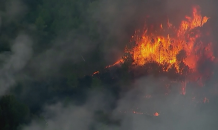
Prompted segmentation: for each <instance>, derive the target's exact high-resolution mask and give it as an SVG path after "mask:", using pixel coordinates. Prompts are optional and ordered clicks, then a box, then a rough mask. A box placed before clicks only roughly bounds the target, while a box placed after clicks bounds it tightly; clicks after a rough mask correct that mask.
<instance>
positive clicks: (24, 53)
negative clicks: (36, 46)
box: [0, 34, 32, 95]
mask: <svg viewBox="0 0 218 130" xmlns="http://www.w3.org/2000/svg"><path fill="white" fill-rule="evenodd" d="M31 45H32V41H31V39H30V38H29V37H28V36H27V35H25V34H20V35H18V36H17V38H16V39H15V40H14V42H13V44H12V46H11V52H5V53H1V54H0V57H1V69H0V73H1V77H0V86H1V88H0V95H3V94H5V92H6V91H7V90H8V89H9V88H10V87H11V86H12V85H14V84H15V83H16V80H17V79H18V78H22V76H23V75H22V73H21V71H22V70H23V69H24V67H25V66H26V64H27V62H28V61H29V60H30V58H31V56H32V47H31Z"/></svg>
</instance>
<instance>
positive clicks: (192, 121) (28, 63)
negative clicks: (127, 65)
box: [0, 0, 218, 130]
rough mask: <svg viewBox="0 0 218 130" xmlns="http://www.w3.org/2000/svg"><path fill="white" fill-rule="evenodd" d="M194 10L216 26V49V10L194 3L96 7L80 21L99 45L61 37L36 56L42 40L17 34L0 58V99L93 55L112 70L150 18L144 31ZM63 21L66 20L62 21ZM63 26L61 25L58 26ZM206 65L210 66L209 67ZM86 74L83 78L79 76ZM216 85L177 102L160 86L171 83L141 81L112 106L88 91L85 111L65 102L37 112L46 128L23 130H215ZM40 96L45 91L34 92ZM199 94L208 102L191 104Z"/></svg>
mask: <svg viewBox="0 0 218 130" xmlns="http://www.w3.org/2000/svg"><path fill="white" fill-rule="evenodd" d="M193 3H194V4H200V6H201V8H202V13H203V14H204V15H207V16H209V17H211V21H210V22H209V24H214V25H215V26H216V27H214V29H212V35H214V41H217V40H218V39H217V38H216V34H217V30H216V29H217V27H218V26H217V20H218V19H217V18H218V17H217V14H216V11H217V10H216V9H215V7H214V5H216V4H217V2H214V1H212V0H210V1H207V2H205V1H196V0H191V1H185V2H184V1H181V0H164V1H163V0H146V1H142V0H125V1H124V0H110V1H107V0H99V1H95V5H94V4H93V6H90V7H89V8H88V9H87V10H89V11H88V13H85V18H86V19H87V23H86V24H87V25H89V24H92V23H95V25H93V27H96V28H97V30H98V32H97V33H99V37H100V38H99V39H100V40H101V42H100V43H97V42H96V41H95V40H92V38H90V37H89V36H87V34H86V33H88V32H86V33H84V32H82V31H81V32H75V30H70V31H67V33H66V34H64V33H65V32H61V31H60V32H59V33H58V36H56V37H54V38H53V40H52V43H51V44H50V45H47V46H46V47H45V48H43V49H42V50H40V51H38V50H37V51H38V52H37V51H36V50H34V46H35V44H37V43H40V42H39V41H40V39H37V36H35V37H34V34H28V35H27V33H19V34H18V35H17V36H16V38H15V40H11V41H13V42H11V43H12V44H11V46H10V48H11V52H5V53H1V54H0V60H1V61H2V62H1V69H0V73H1V75H0V95H4V94H6V93H7V92H8V91H9V90H10V88H11V87H13V86H14V85H15V84H16V82H17V81H19V80H22V81H23V82H25V80H26V79H31V80H38V79H44V80H46V81H47V80H48V79H46V78H47V77H49V76H55V75H59V74H60V70H61V68H62V67H63V66H62V65H63V64H64V63H68V62H70V63H83V64H84V67H83V69H84V70H85V69H87V66H91V65H90V64H89V58H90V57H89V54H91V53H92V52H93V51H95V49H96V48H98V47H99V48H100V49H99V50H100V51H101V53H102V56H103V59H104V63H103V65H105V64H109V63H113V62H114V61H116V60H117V59H120V57H122V55H123V53H124V51H123V50H124V48H125V45H126V44H127V43H128V42H129V40H130V38H131V36H132V35H133V34H134V31H135V30H136V29H139V28H142V27H144V24H145V22H147V21H146V18H147V17H152V18H151V21H148V22H147V23H155V22H160V21H161V20H162V18H164V20H165V19H166V18H165V17H166V16H168V17H169V18H170V19H171V20H172V22H175V23H177V22H178V21H180V19H181V18H182V17H183V16H184V15H185V14H187V12H190V9H191V6H192V4H193ZM45 8H46V7H45ZM70 8H71V7H70V6H69V7H66V10H67V9H70ZM26 10H27V7H26V6H24V5H23V3H22V2H17V1H11V2H9V3H8V4H7V9H6V13H3V15H7V19H16V18H17V17H21V16H22V15H24V14H25V11H26ZM56 13H57V14H58V12H56ZM64 14H67V13H63V14H60V15H64ZM0 15H1V14H0ZM70 15H71V14H70ZM57 16H58V15H57ZM181 16H182V17H181ZM66 17H68V16H66ZM213 18H214V19H213ZM60 19H61V18H60ZM160 19H161V20H160ZM58 20H59V19H58ZM9 21H10V20H9ZM66 21H68V19H67V20H66ZM66 21H63V24H64V23H65V22H66ZM0 27H1V16H0ZM63 27H64V26H63ZM60 28H62V26H61V27H59V28H58V27H57V30H58V29H60ZM28 29H29V28H28ZM31 29H32V28H31ZM31 29H30V30H31ZM34 29H35V27H34ZM34 29H33V30H34ZM36 30H37V29H36ZM81 30H82V29H81ZM32 35H33V37H32ZM214 44H215V45H214V46H215V47H216V46H217V43H216V42H214ZM215 47H214V48H215ZM103 65H102V66H103ZM207 65H208V66H210V64H206V66H207ZM93 66H94V67H93V68H91V69H89V70H88V69H87V70H88V71H90V72H92V70H93V71H94V70H95V69H96V68H95V65H93ZM73 69H74V68H73ZM69 73H70V72H69ZM81 73H82V72H81ZM87 73H89V72H86V73H85V72H84V73H82V74H81V75H85V74H87ZM215 76H216V75H215ZM27 77H28V78H27ZM216 78H217V77H213V78H212V79H211V81H210V82H211V83H207V84H208V86H204V87H203V88H199V89H196V86H197V85H195V84H191V83H190V84H189V85H188V86H187V95H185V96H183V95H181V94H180V86H179V84H173V85H172V86H171V89H170V90H171V92H169V93H167V92H166V93H167V95H166V93H165V89H164V86H163V84H165V83H166V82H171V81H170V80H169V79H167V78H155V77H142V78H140V79H137V80H136V81H135V82H134V83H133V84H132V85H128V86H122V87H123V88H125V87H127V88H132V89H130V90H129V91H127V92H123V91H121V92H119V93H121V95H120V97H119V100H116V99H115V97H114V96H113V94H111V93H110V92H108V91H101V92H100V91H97V92H91V91H90V92H88V94H87V97H88V98H87V99H88V100H86V101H85V103H84V104H83V105H77V104H76V103H74V102H73V101H72V102H73V103H70V104H67V105H66V104H64V102H63V101H57V102H55V103H53V104H47V105H44V104H43V105H44V107H43V108H44V109H43V113H42V114H41V116H43V117H44V118H45V122H44V123H41V122H38V121H37V120H35V119H34V120H32V122H31V123H30V124H29V125H27V126H24V128H23V130H39V129H41V130H56V129H57V130H58V129H63V130H72V129H75V130H90V129H91V128H92V129H96V130H102V129H105V130H116V129H117V130H144V129H149V130H159V129H162V130H175V129H176V130H180V129H181V130H184V129H186V130H195V129H197V130H205V129H209V130H213V129H216V128H217V123H216V120H217V117H216V110H217V105H216V103H215V104H213V103H212V101H214V102H216V100H215V99H216V98H215V97H216V96H214V95H210V93H209V92H210V91H212V85H213V83H214V82H215V80H216ZM48 82H49V81H48ZM52 85H53V84H52ZM61 85H62V84H61ZM54 86H55V85H54ZM196 90H197V92H196ZM39 91H43V90H41V88H40V90H39ZM31 92H32V93H37V92H35V91H34V89H33V90H32V89H31V88H29V89H28V91H25V93H28V94H29V93H31ZM163 92H164V93H163ZM198 92H199V93H200V94H202V93H204V92H205V93H206V94H205V95H201V96H200V97H199V98H198V99H196V100H194V101H193V97H195V96H196V95H195V94H193V93H198ZM37 94H38V93H37ZM149 95H151V97H150V96H149ZM208 95H210V96H208ZM31 96H32V95H31ZM38 96H41V95H38ZM146 96H149V97H150V98H146ZM32 97H34V96H32ZM205 97H207V98H209V99H210V102H209V103H205V104H204V103H203V100H204V98H205ZM36 100H37V99H36ZM114 104H115V105H114ZM208 104H209V105H208ZM112 106H113V107H112ZM206 106H207V107H206ZM99 111H100V112H102V113H104V114H106V115H107V116H108V117H109V120H110V121H111V122H107V121H104V120H103V119H102V120H101V118H100V119H99V117H98V116H96V115H97V114H96V113H97V112H99ZM134 111H135V113H134ZM155 112H158V113H159V114H160V115H159V116H158V117H155V116H154V115H153V114H154V113H155ZM214 113H215V114H214Z"/></svg>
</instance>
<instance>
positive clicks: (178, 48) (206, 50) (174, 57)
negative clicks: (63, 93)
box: [128, 7, 214, 73]
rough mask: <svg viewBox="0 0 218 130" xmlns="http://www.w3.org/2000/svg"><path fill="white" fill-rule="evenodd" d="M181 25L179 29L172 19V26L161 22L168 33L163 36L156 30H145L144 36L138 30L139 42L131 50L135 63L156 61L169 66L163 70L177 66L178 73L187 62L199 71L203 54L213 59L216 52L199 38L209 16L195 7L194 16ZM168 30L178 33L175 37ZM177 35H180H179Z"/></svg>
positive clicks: (142, 63)
mask: <svg viewBox="0 0 218 130" xmlns="http://www.w3.org/2000/svg"><path fill="white" fill-rule="evenodd" d="M185 18H186V20H184V21H182V22H181V24H180V27H179V28H178V29H176V28H175V27H173V26H172V24H171V23H169V21H168V24H167V25H168V27H167V28H166V29H164V27H163V24H161V25H160V32H161V31H162V30H163V31H164V32H162V34H167V35H166V36H161V35H158V34H154V33H148V32H149V30H148V29H145V31H144V32H143V34H142V36H139V34H138V33H140V32H138V33H136V34H135V35H134V36H133V41H135V43H136V45H135V47H134V48H133V49H131V50H128V52H129V53H130V54H131V55H132V57H133V59H134V63H133V64H135V65H139V66H143V65H145V64H146V63H148V62H156V63H158V64H162V65H167V66H166V68H163V71H168V70H169V68H171V67H175V68H176V70H177V72H178V73H182V68H181V63H182V62H183V63H184V64H185V65H186V66H188V67H189V69H191V70H193V71H195V70H196V65H197V62H198V61H199V59H200V58H201V57H203V56H204V57H206V58H208V59H211V60H213V59H214V56H213V52H212V47H211V44H209V43H207V44H206V43H204V45H203V43H202V42H201V41H199V40H198V39H199V38H200V37H201V32H200V31H199V30H196V29H197V28H198V27H202V26H203V25H204V24H205V23H206V22H207V20H208V17H202V16H201V14H200V12H199V11H198V7H194V8H193V14H192V17H188V16H186V17H185ZM167 32H175V33H174V36H173V35H172V36H171V35H170V34H169V33H167ZM175 34H176V35H175Z"/></svg>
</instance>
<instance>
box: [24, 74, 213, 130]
mask: <svg viewBox="0 0 218 130" xmlns="http://www.w3.org/2000/svg"><path fill="white" fill-rule="evenodd" d="M167 82H169V80H168V79H166V78H152V77H149V78H145V77H143V78H141V79H138V80H137V81H136V82H135V83H134V84H133V85H132V88H133V89H132V90H130V91H128V92H127V93H123V95H122V96H121V97H120V99H119V100H118V101H115V100H114V98H113V96H112V95H110V94H109V95H108V93H107V92H104V93H102V92H97V93H96V92H95V93H94V94H93V93H92V94H89V98H88V99H89V100H87V102H86V103H85V104H84V105H82V106H77V105H75V104H70V105H68V106H66V105H63V103H57V104H54V105H49V106H46V107H45V109H44V110H45V111H44V113H43V114H42V116H43V117H45V122H46V125H42V124H40V123H37V121H36V120H34V121H33V122H32V123H31V124H30V125H29V126H25V127H24V128H23V130H36V129H42V130H43V129H45V130H53V129H64V130H70V129H79V130H89V129H96V130H100V129H105V130H114V129H117V130H143V129H151V130H157V129H163V130H175V129H179V130H180V129H181V130H182V129H187V130H192V129H198V130H205V129H214V128H216V126H217V125H216V119H217V117H216V116H215V115H213V112H214V111H215V109H212V108H214V106H213V105H212V106H211V105H210V106H209V105H208V104H203V103H202V102H203V100H202V99H200V98H199V99H196V100H193V95H192V93H193V92H196V90H194V88H195V86H194V85H191V84H190V85H189V86H187V87H189V89H188V90H187V93H188V94H187V95H186V96H183V95H181V94H180V93H179V91H180V90H179V87H180V86H179V85H180V84H179V83H178V84H174V85H172V86H171V89H170V90H171V92H170V93H169V94H168V95H166V94H165V93H163V90H164V89H165V86H164V84H165V83H167ZM198 89H199V90H201V88H198ZM147 95H151V96H150V97H149V98H146V97H147ZM114 101H115V102H116V107H115V108H112V107H110V105H111V103H112V102H114ZM206 105H207V107H205V106H206ZM98 111H102V113H101V114H102V115H101V117H102V118H97V117H98V116H97V112H98ZM155 112H158V113H159V116H157V117H156V116H154V113H155ZM105 113H106V114H105ZM105 115H106V116H105Z"/></svg>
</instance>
